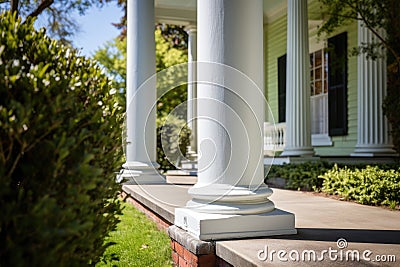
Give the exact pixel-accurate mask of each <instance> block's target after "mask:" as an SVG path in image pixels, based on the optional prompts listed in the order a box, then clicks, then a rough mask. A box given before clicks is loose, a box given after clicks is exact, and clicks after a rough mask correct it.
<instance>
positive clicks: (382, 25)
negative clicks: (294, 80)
mask: <svg viewBox="0 0 400 267" xmlns="http://www.w3.org/2000/svg"><path fill="white" fill-rule="evenodd" d="M319 1H320V2H321V3H322V4H323V6H322V8H323V10H324V14H325V16H326V20H325V21H324V23H323V25H322V27H321V28H320V30H319V32H320V33H322V32H325V33H328V34H329V33H331V32H333V31H334V30H335V29H337V28H338V27H340V26H342V25H345V24H348V23H352V22H354V21H358V20H361V21H362V23H363V24H364V25H365V26H366V27H367V28H368V29H369V30H370V31H371V32H372V33H373V34H374V35H375V36H376V38H377V40H378V42H376V43H365V44H361V46H360V47H358V48H356V52H357V53H366V54H367V55H368V56H369V57H371V58H372V59H374V58H376V57H377V56H382V55H379V54H378V53H377V51H378V49H377V48H380V47H382V46H383V47H384V48H386V51H387V55H386V57H387V64H388V65H387V82H388V83H387V96H386V98H385V100H384V104H383V110H384V113H385V115H386V117H387V118H388V120H389V122H390V124H391V126H392V137H393V144H394V146H395V149H396V150H397V151H398V152H400V116H398V114H399V113H400V31H399V29H400V16H399V14H400V1H398V0H381V1H375V0H319ZM382 29H383V31H382Z"/></svg>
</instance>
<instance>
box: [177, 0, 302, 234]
mask: <svg viewBox="0 0 400 267" xmlns="http://www.w3.org/2000/svg"><path fill="white" fill-rule="evenodd" d="M238 18H240V19H238ZM197 26H198V43H199V47H198V64H197V69H198V72H197V75H198V86H197V88H198V90H197V97H198V102H197V105H198V106H197V108H198V148H199V159H198V166H199V168H198V182H197V183H196V184H195V185H194V186H193V187H192V188H190V189H189V194H190V195H191V196H192V197H193V198H192V200H191V201H189V202H188V203H187V206H186V207H185V208H179V209H176V210H175V224H176V225H177V226H179V227H181V228H183V229H186V230H187V231H188V232H190V233H192V234H193V235H195V236H197V237H198V238H200V239H203V240H210V239H212V240H216V239H223V238H239V237H255V236H265V235H278V234H293V233H295V232H296V230H295V229H294V215H293V214H290V213H287V212H284V211H281V210H277V209H275V207H274V204H273V203H272V202H271V201H270V200H269V199H268V197H269V196H270V195H271V194H272V190H271V189H270V188H268V186H266V185H265V184H264V183H263V181H264V165H263V123H264V96H263V89H264V77H263V1H262V0H252V1H248V0H198V1H197Z"/></svg>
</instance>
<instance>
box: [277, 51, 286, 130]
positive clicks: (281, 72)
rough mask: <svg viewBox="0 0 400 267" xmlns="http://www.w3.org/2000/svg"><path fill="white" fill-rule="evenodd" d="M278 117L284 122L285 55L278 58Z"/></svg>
mask: <svg viewBox="0 0 400 267" xmlns="http://www.w3.org/2000/svg"><path fill="white" fill-rule="evenodd" d="M278 109H279V110H278V116H279V118H278V119H279V122H285V121H286V54H285V55H283V56H281V57H279V58H278Z"/></svg>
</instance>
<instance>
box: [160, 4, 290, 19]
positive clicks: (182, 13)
mask: <svg viewBox="0 0 400 267" xmlns="http://www.w3.org/2000/svg"><path fill="white" fill-rule="evenodd" d="M263 1H264V19H265V20H266V21H270V20H273V19H274V18H275V17H277V16H279V15H281V14H283V13H282V12H283V11H284V10H286V5H287V1H286V0H263ZM196 6H197V1H196V0H155V7H156V9H155V13H156V21H157V22H164V23H170V24H177V25H188V24H190V23H194V24H195V23H196V20H197V18H196Z"/></svg>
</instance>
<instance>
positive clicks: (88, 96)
mask: <svg viewBox="0 0 400 267" xmlns="http://www.w3.org/2000/svg"><path fill="white" fill-rule="evenodd" d="M0 33H1V34H0V184H1V186H0V207H1V216H0V244H1V245H0V266H82V265H94V264H95V263H96V262H98V261H99V260H100V259H101V257H102V255H103V252H104V251H105V249H106V247H107V246H108V245H109V244H105V243H104V238H105V237H106V236H108V234H109V232H110V231H111V230H113V229H115V227H116V224H117V222H118V218H117V216H116V215H117V214H119V213H120V204H119V202H118V201H117V195H116V193H117V190H118V188H119V187H118V185H117V184H115V182H114V180H115V174H114V173H113V171H116V170H117V169H118V168H119V166H120V164H121V161H120V160H119V159H120V158H121V152H122V151H121V130H120V125H121V124H122V123H121V122H122V120H121V119H122V116H121V114H120V107H119V106H118V104H116V101H115V93H116V92H115V89H113V88H112V87H111V86H110V85H111V83H110V81H109V80H108V79H107V77H106V76H105V75H104V74H103V73H102V71H101V69H100V68H99V67H98V66H97V65H96V64H94V63H92V62H91V61H90V60H87V59H86V58H84V57H81V56H79V54H78V52H77V51H75V50H73V49H70V48H68V47H66V46H63V45H62V44H61V43H59V42H57V41H54V40H51V39H49V38H48V37H47V36H46V35H45V30H43V29H42V30H39V31H36V30H35V29H34V27H33V21H32V20H29V21H27V22H25V23H24V24H21V20H20V18H17V17H16V16H15V15H11V14H9V13H7V12H5V13H2V14H1V15H0Z"/></svg>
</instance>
